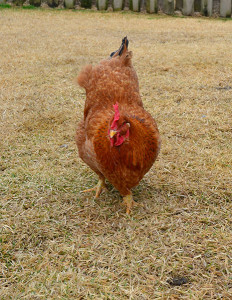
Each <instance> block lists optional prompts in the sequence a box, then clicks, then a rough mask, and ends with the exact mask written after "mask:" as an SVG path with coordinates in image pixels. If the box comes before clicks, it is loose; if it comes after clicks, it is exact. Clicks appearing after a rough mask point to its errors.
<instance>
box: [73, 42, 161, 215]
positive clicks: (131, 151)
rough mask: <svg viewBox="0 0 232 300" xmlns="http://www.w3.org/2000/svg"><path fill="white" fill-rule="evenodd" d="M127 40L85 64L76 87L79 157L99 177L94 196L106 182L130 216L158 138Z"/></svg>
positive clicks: (151, 162) (157, 147) (152, 157)
mask: <svg viewBox="0 0 232 300" xmlns="http://www.w3.org/2000/svg"><path fill="white" fill-rule="evenodd" d="M131 58H132V52H129V51H128V40H127V37H125V38H124V39H123V40H122V45H121V47H120V48H119V50H118V51H115V52H113V53H112V54H111V56H110V58H109V59H107V60H103V61H101V62H100V64H99V65H97V66H95V67H93V66H91V65H89V66H86V67H85V68H84V69H83V70H82V71H81V73H80V75H79V76H78V83H79V85H80V86H81V87H83V88H84V89H85V90H86V101H85V109H84V119H83V121H81V122H80V124H79V126H78V128H77V135H76V143H77V146H78V150H79V155H80V158H81V159H82V160H83V161H84V162H85V163H86V164H87V165H88V166H89V167H90V168H91V169H92V170H93V171H94V172H95V173H96V174H97V175H98V176H99V182H98V184H97V186H96V187H95V188H93V189H89V190H86V191H90V190H96V196H95V197H98V196H99V195H100V193H101V191H102V189H103V188H104V187H105V179H108V180H109V182H111V183H112V184H113V186H114V187H115V188H116V189H117V190H118V191H119V192H120V194H121V195H122V196H123V200H124V204H125V205H126V212H127V214H129V213H130V211H131V209H132V207H133V206H134V205H135V202H134V201H133V198H132V193H131V189H132V188H133V187H135V186H136V185H138V184H139V182H140V180H141V179H142V178H143V176H144V175H145V174H146V173H147V172H148V171H149V169H150V168H151V166H152V165H153V163H154V162H155V159H156V158H157V155H158V152H159V149H160V135H159V131H158V128H157V125H156V123H155V120H154V119H153V118H152V116H151V115H150V114H149V113H148V112H147V111H145V110H144V108H143V103H142V100H141V97H140V95H139V83H138V78H137V75H136V72H135V70H134V68H133V66H132V62H131Z"/></svg>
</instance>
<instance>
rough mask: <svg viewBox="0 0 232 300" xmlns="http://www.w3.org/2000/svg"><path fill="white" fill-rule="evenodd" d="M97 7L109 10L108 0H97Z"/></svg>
mask: <svg viewBox="0 0 232 300" xmlns="http://www.w3.org/2000/svg"><path fill="white" fill-rule="evenodd" d="M97 8H98V9H99V10H107V8H108V1H107V0H97Z"/></svg>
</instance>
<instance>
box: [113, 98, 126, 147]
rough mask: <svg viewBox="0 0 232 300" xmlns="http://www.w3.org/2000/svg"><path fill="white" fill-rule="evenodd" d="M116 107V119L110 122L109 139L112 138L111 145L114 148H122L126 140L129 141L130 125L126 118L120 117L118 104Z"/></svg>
mask: <svg viewBox="0 0 232 300" xmlns="http://www.w3.org/2000/svg"><path fill="white" fill-rule="evenodd" d="M113 107H114V111H115V114H114V117H113V118H112V119H111V122H110V129H109V138H110V145H111V147H113V146H120V145H121V144H122V143H124V141H125V140H126V139H129V128H130V123H129V121H128V119H127V118H126V117H125V116H120V113H119V109H118V103H117V102H116V104H115V105H113Z"/></svg>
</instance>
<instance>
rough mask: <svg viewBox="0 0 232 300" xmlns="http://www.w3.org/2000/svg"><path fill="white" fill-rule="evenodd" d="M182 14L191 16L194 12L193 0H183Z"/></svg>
mask: <svg viewBox="0 0 232 300" xmlns="http://www.w3.org/2000/svg"><path fill="white" fill-rule="evenodd" d="M182 13H183V15H185V16H191V15H193V13H194V0H183V10H182Z"/></svg>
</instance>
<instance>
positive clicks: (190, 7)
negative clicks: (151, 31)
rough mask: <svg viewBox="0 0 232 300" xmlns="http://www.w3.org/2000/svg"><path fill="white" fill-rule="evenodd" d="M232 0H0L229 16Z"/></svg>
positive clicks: (22, 3) (24, 3)
mask: <svg viewBox="0 0 232 300" xmlns="http://www.w3.org/2000/svg"><path fill="white" fill-rule="evenodd" d="M231 1H232V0H0V3H5V2H6V3H10V4H12V5H17V6H20V5H24V6H25V5H34V6H37V7H38V6H42V7H46V6H49V7H54V8H55V7H59V8H63V7H65V8H67V9H80V8H81V7H84V8H91V7H92V8H94V9H96V8H97V9H100V10H129V9H130V10H132V11H136V12H147V13H152V14H153V13H165V14H168V15H175V14H177V15H180V14H183V15H185V16H192V15H193V16H194V14H195V13H196V14H198V15H199V13H200V14H201V15H203V16H208V17H211V16H220V17H223V18H228V17H231Z"/></svg>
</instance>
